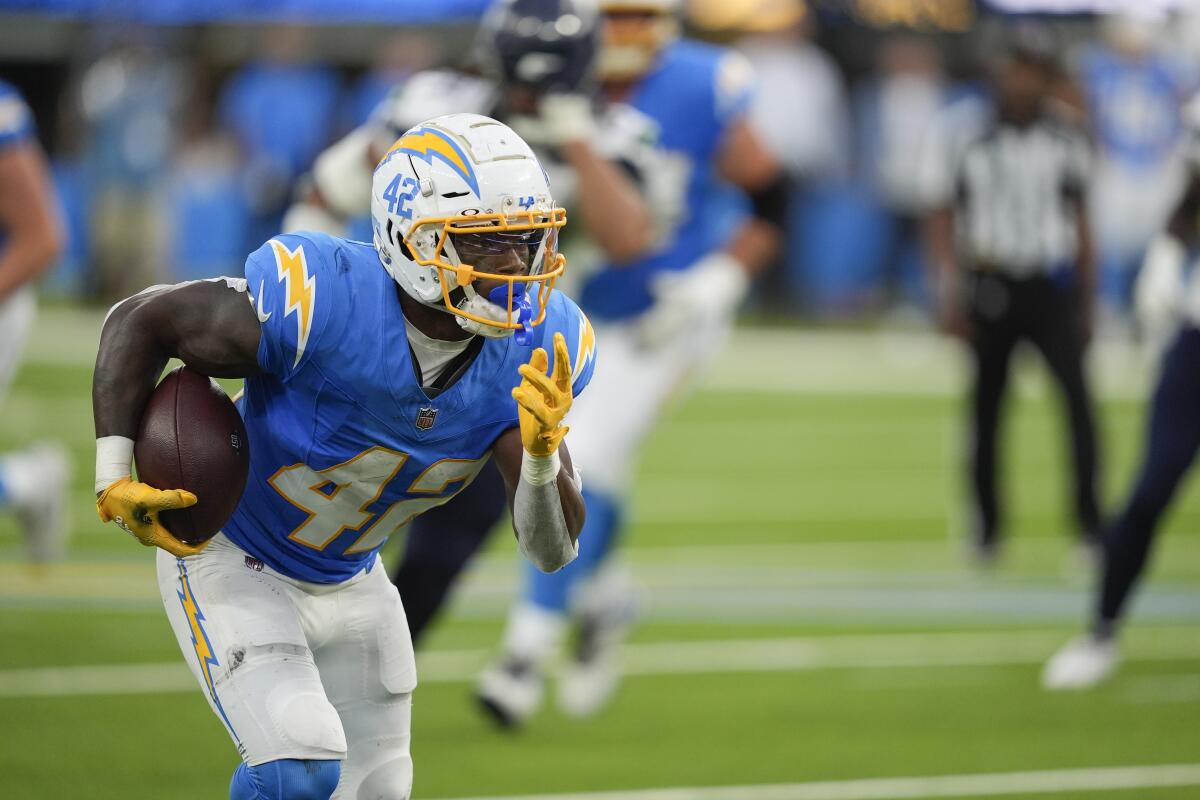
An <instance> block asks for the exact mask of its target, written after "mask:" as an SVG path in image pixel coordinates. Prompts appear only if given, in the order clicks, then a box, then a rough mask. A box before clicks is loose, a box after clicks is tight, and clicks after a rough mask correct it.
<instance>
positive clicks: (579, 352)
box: [541, 292, 596, 397]
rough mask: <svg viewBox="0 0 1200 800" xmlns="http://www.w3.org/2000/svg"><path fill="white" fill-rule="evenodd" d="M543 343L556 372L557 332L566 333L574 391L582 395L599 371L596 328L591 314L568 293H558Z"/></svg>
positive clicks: (564, 335) (548, 315) (552, 367)
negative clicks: (588, 315) (572, 299)
mask: <svg viewBox="0 0 1200 800" xmlns="http://www.w3.org/2000/svg"><path fill="white" fill-rule="evenodd" d="M551 303H553V305H552V306H551V308H550V313H548V314H547V320H546V323H547V325H546V329H545V332H544V338H543V339H542V344H541V346H542V347H544V348H545V349H546V354H547V355H548V356H549V357H550V371H551V372H553V371H554V334H555V333H556V332H558V333H562V335H563V338H565V339H566V340H567V352H568V353H569V354H570V356H571V393H572V394H573V395H575V396H576V397H578V396H579V395H580V394H581V393H582V392H583V390H584V389H585V388H587V385H588V383H589V382H590V381H591V380H592V373H593V372H594V371H595V370H596V331H595V330H593V329H592V323H591V322H589V321H588V318H587V316H586V315H585V314H584V313H583V311H581V310H580V308H579V306H577V305H575V303H574V302H572V301H571V300H570V299H569V298H568V297H567V296H566V295H564V294H561V293H559V292H555V293H554V295H553V296H552V299H551Z"/></svg>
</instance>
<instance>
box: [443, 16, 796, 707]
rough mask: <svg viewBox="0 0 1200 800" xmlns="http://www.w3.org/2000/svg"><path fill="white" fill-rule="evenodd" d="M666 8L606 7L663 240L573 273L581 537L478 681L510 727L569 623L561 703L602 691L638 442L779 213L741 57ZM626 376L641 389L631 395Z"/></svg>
mask: <svg viewBox="0 0 1200 800" xmlns="http://www.w3.org/2000/svg"><path fill="white" fill-rule="evenodd" d="M676 5H677V4H676V3H675V2H674V1H673V0H601V3H600V7H601V9H602V11H603V13H604V17H605V29H604V44H603V46H602V48H601V52H600V59H599V69H600V73H601V76H602V79H603V81H604V92H605V95H606V97H607V98H608V99H609V100H610V101H617V102H623V103H627V104H629V105H631V106H632V107H633V108H634V109H636V110H638V111H640V112H642V113H643V114H645V115H646V116H647V117H648V118H649V119H651V120H652V121H653V123H654V124H655V127H656V128H657V136H656V138H655V147H656V157H655V163H654V165H653V167H652V168H651V169H650V170H648V171H647V174H648V177H647V179H646V187H645V192H646V196H647V200H648V201H649V202H650V204H651V207H652V208H653V209H654V212H655V214H656V217H658V218H659V230H658V238H657V240H656V242H655V243H654V244H653V245H652V247H651V248H650V251H649V253H648V254H646V255H644V256H643V257H641V258H638V259H634V260H631V261H626V262H623V263H618V262H615V261H614V262H611V263H608V264H604V265H602V266H601V267H600V268H599V269H597V270H596V271H594V272H593V273H592V274H591V275H590V276H588V277H587V278H586V279H585V282H584V285H583V290H582V294H581V296H580V298H581V305H582V306H583V307H584V308H585V310H587V313H588V314H589V316H590V317H591V318H592V319H593V321H594V322H595V324H596V335H597V339H598V341H599V342H600V344H601V347H602V348H603V350H604V353H605V357H604V361H603V362H602V364H601V365H600V366H599V368H598V369H597V372H596V376H595V380H594V382H593V386H592V389H591V390H590V391H589V393H588V397H587V398H586V399H585V401H584V402H581V403H579V404H577V405H576V406H575V409H574V410H573V412H572V420H573V424H576V426H577V430H578V435H577V436H576V437H574V438H573V439H572V449H573V451H574V452H575V453H576V455H577V459H578V462H579V464H580V465H581V468H582V469H583V471H584V473H585V475H587V484H586V487H585V492H586V496H587V503H588V509H589V516H588V520H587V524H586V528H587V533H586V535H587V537H588V543H589V546H588V547H587V548H586V550H585V551H584V552H583V553H582V554H581V557H580V559H579V560H578V561H577V562H576V563H574V564H572V565H571V566H570V567H568V568H567V569H565V570H563V571H562V572H560V573H557V574H555V575H552V576H542V575H535V574H532V573H530V574H528V575H527V576H526V580H525V585H524V588H523V592H522V597H521V599H520V600H519V602H518V603H517V605H516V606H515V607H514V608H513V610H512V613H511V615H510V617H509V623H508V627H507V630H506V633H505V637H504V643H503V647H502V653H501V655H500V656H499V658H498V659H497V660H496V661H495V662H494V663H493V664H492V665H491V666H490V667H489V668H488V669H487V670H486V671H485V672H484V674H483V675H482V676H481V679H480V684H479V687H478V696H479V699H480V701H481V702H482V704H483V707H484V708H486V709H487V710H488V711H489V712H490V713H491V714H492V716H493V717H494V718H495V719H496V720H498V721H499V722H501V723H502V724H506V725H517V724H520V723H521V722H522V721H523V720H525V719H527V718H528V717H529V716H530V715H531V714H532V713H533V712H534V711H535V710H536V709H537V708H538V706H539V704H540V701H541V697H542V694H543V683H544V677H543V675H544V671H545V665H546V663H547V662H548V661H549V659H550V657H551V655H552V654H554V652H555V651H556V650H557V649H558V647H559V646H560V643H561V642H562V640H563V639H564V638H565V634H566V631H567V628H568V626H569V625H571V624H573V625H574V626H575V628H576V630H577V634H578V635H577V637H576V643H577V644H576V647H575V648H574V650H573V651H572V653H571V654H570V658H569V659H567V661H566V664H565V666H564V671H563V672H562V674H561V675H560V677H559V682H558V689H559V691H558V702H559V706H560V708H562V710H563V711H564V712H566V713H568V714H570V715H574V716H586V715H589V714H592V713H595V712H596V711H598V710H599V709H600V708H602V707H603V706H604V705H605V703H606V702H607V701H608V700H609V698H611V697H612V695H613V693H614V691H615V689H616V687H617V684H618V678H619V674H618V671H617V650H618V647H619V645H620V643H621V641H622V640H623V638H624V636H625V635H626V632H627V630H628V628H629V625H630V622H631V621H632V617H633V601H632V594H633V593H632V587H631V585H630V582H629V581H628V579H627V578H626V577H625V575H624V572H623V570H622V569H621V568H620V567H619V565H618V564H617V563H616V562H615V561H614V559H613V558H611V555H612V552H613V549H614V547H615V544H616V543H617V541H618V539H619V537H620V533H621V531H622V529H623V528H624V525H625V522H626V510H625V505H626V496H627V493H628V486H629V482H630V480H631V479H632V477H633V475H634V472H635V466H636V457H637V452H638V449H639V448H640V446H641V444H642V442H643V441H644V440H645V437H646V436H647V435H648V434H649V432H650V430H651V429H652V427H653V425H654V423H655V421H656V420H657V418H658V416H659V414H660V413H661V411H662V408H663V406H664V405H665V404H666V403H667V402H668V401H670V400H671V399H673V398H674V397H675V396H676V395H677V394H678V392H679V391H680V390H681V389H682V388H683V387H684V386H685V385H686V384H687V383H688V381H689V379H690V378H691V377H692V376H693V375H694V374H695V373H696V372H697V371H698V369H699V368H700V367H702V366H703V365H704V363H705V362H706V361H707V359H708V358H709V356H710V355H711V354H712V353H713V352H714V350H715V349H716V347H717V346H718V345H719V344H720V342H721V341H722V340H723V339H724V336H725V334H726V333H727V331H728V329H729V325H730V323H731V320H732V317H733V313H734V311H735V310H736V308H737V306H738V304H739V303H740V301H741V299H742V297H743V295H744V293H745V292H746V289H747V287H748V284H749V280H750V278H751V276H752V275H753V274H754V273H756V272H757V271H758V270H759V269H761V268H762V267H764V266H765V265H766V264H767V263H768V261H769V260H770V259H771V257H772V256H773V255H774V252H775V250H776V247H777V245H778V242H779V239H780V234H781V228H782V227H783V224H784V220H785V217H786V198H787V195H788V188H787V185H786V182H785V179H784V178H783V176H782V174H781V172H780V170H779V168H778V167H777V165H776V162H775V159H774V158H773V157H772V155H771V154H770V153H769V152H768V151H767V150H766V148H765V147H764V145H763V144H762V143H761V141H760V139H759V137H758V136H757V135H756V134H755V132H754V131H753V129H752V128H751V125H750V123H749V120H748V118H747V110H748V106H749V102H750V98H751V88H752V86H751V84H752V75H751V72H750V68H749V66H748V64H747V63H746V62H745V61H744V60H743V59H742V58H741V57H740V56H738V55H736V54H734V53H732V52H730V51H727V50H724V49H722V48H718V47H714V46H711V45H707V44H701V43H698V42H693V41H688V40H686V39H680V38H678V35H677V31H678V23H677V19H676V14H675V12H676ZM800 113H802V111H801V112H800ZM731 186H733V187H737V188H738V189H739V190H740V192H744V193H745V195H746V196H747V197H748V200H749V202H748V203H747V205H748V206H749V209H750V213H749V214H748V215H747V216H746V217H745V218H743V219H741V220H739V221H737V222H736V223H735V224H733V225H732V226H731V225H730V224H729V223H728V222H727V220H728V217H729V214H728V205H729V202H730V193H731V191H732V190H731V188H730V187H731ZM629 386H638V387H639V391H638V392H637V393H636V396H630V394H629V392H628V388H627V387H629ZM590 426H594V428H592V429H589V427H590ZM450 510H451V507H450V506H447V508H446V513H447V514H448V513H449V512H450ZM467 511H474V510H473V509H472V510H464V513H466V512H467ZM476 513H477V512H476Z"/></svg>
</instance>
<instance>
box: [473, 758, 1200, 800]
mask: <svg viewBox="0 0 1200 800" xmlns="http://www.w3.org/2000/svg"><path fill="white" fill-rule="evenodd" d="M1171 786H1200V764H1163V765H1159V766H1145V767H1099V768H1092V769H1058V770H1040V771H1037V772H985V773H979V774H974V775H936V776H930V777H923V778H867V779H864V780H845V781H814V782H811V783H776V784H762V785H759V786H706V787H696V788H672V789H635V790H632V791H617V792H580V793H573V794H536V795H534V794H528V795H508V796H504V797H473V798H456V800H916V799H917V798H935V797H992V796H996V795H1028V794H1053V793H1057V792H1103V791H1118V790H1122V789H1149V788H1162V787H1171Z"/></svg>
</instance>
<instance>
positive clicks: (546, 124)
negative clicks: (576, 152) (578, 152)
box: [538, 93, 596, 146]
mask: <svg viewBox="0 0 1200 800" xmlns="http://www.w3.org/2000/svg"><path fill="white" fill-rule="evenodd" d="M592 102H593V101H592V98H591V97H589V96H588V95H586V94H566V93H551V94H547V95H545V96H544V97H542V98H541V99H540V100H539V101H538V120H539V123H540V124H541V127H542V130H543V131H544V133H545V139H546V143H547V144H551V145H554V146H562V145H564V144H567V143H568V142H591V141H592V140H593V139H594V138H595V136H596V119H595V115H594V113H593V110H592Z"/></svg>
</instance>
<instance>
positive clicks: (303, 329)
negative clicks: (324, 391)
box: [246, 234, 351, 381]
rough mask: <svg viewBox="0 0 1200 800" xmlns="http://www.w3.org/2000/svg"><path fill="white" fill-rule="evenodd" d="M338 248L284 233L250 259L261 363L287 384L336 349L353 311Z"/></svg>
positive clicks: (248, 278) (249, 289)
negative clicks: (308, 366)
mask: <svg viewBox="0 0 1200 800" xmlns="http://www.w3.org/2000/svg"><path fill="white" fill-rule="evenodd" d="M337 258H338V253H337V250H336V247H332V246H330V245H329V244H327V243H321V244H318V243H317V242H316V241H315V240H314V239H313V238H311V237H310V236H309V235H305V236H297V235H291V234H281V235H279V236H276V237H275V238H274V239H271V240H270V241H268V242H267V243H266V244H264V245H263V246H262V247H260V248H258V249H257V250H255V251H254V252H253V253H251V254H250V257H249V258H248V259H246V290H247V292H248V293H249V296H250V301H251V303H253V305H254V311H255V314H256V315H257V316H258V321H259V325H260V326H261V328H262V336H261V338H260V339H259V344H258V365H259V366H260V367H262V369H263V370H264V371H265V372H268V373H270V374H271V375H274V376H276V377H278V378H280V379H281V380H285V381H286V380H288V379H290V378H292V377H293V376H295V375H296V374H298V373H300V372H301V371H302V370H304V368H305V367H306V366H307V365H309V364H310V363H313V362H315V361H318V360H319V359H320V358H321V357H322V355H324V354H325V353H326V352H329V351H333V352H336V350H337V339H338V332H339V330H340V328H341V327H343V326H344V322H345V320H346V319H347V318H348V316H349V314H350V311H351V309H350V308H349V305H350V302H349V288H348V279H347V278H346V276H345V271H344V270H342V269H340V268H339V266H338V265H337V263H335V262H336V261H337Z"/></svg>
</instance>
